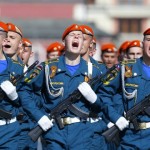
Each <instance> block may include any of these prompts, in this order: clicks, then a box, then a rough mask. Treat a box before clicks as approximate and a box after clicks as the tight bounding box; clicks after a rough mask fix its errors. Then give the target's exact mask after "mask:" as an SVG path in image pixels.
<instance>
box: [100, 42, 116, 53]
mask: <svg viewBox="0 0 150 150" xmlns="http://www.w3.org/2000/svg"><path fill="white" fill-rule="evenodd" d="M101 50H102V53H103V52H117V48H116V46H115V45H114V44H113V43H107V44H103V45H102V47H101Z"/></svg>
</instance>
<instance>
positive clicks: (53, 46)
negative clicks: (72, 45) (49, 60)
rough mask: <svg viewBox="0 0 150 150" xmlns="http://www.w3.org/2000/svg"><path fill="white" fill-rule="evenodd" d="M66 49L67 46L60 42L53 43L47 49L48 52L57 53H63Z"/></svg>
mask: <svg viewBox="0 0 150 150" xmlns="http://www.w3.org/2000/svg"><path fill="white" fill-rule="evenodd" d="M64 48H65V46H64V45H63V44H61V43H59V42H53V43H51V44H50V45H49V46H48V48H47V52H48V53H49V52H55V51H58V52H62V51H64Z"/></svg>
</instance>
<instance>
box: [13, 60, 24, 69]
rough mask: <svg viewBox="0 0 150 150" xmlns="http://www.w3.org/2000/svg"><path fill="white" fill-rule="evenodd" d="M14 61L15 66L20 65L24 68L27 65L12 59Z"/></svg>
mask: <svg viewBox="0 0 150 150" xmlns="http://www.w3.org/2000/svg"><path fill="white" fill-rule="evenodd" d="M11 60H12V62H13V63H15V64H18V65H20V66H22V67H24V66H25V64H23V63H20V62H19V61H17V60H13V59H11Z"/></svg>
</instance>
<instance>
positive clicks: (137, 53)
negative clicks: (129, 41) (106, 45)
mask: <svg viewBox="0 0 150 150" xmlns="http://www.w3.org/2000/svg"><path fill="white" fill-rule="evenodd" d="M142 55H143V49H142V48H141V47H131V48H129V50H128V52H127V57H128V59H137V58H140V57H142Z"/></svg>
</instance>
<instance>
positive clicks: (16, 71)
mask: <svg viewBox="0 0 150 150" xmlns="http://www.w3.org/2000/svg"><path fill="white" fill-rule="evenodd" d="M7 32H8V27H7V25H6V24H5V23H3V22H0V88H1V91H0V92H1V96H0V101H1V104H0V110H1V112H0V133H1V139H0V149H7V150H11V149H12V146H13V149H15V150H17V149H18V148H19V143H18V140H19V136H20V124H19V122H18V121H17V115H18V112H19V106H20V102H19V96H18V93H17V89H18V88H19V84H18V83H15V78H16V77H18V76H20V75H22V73H23V66H22V65H21V64H20V63H16V61H14V60H11V59H10V58H8V57H6V56H5V54H4V52H3V51H2V42H3V40H4V39H5V38H6V37H7ZM13 81H14V82H13ZM11 82H13V84H15V85H13V84H12V83H11Z"/></svg>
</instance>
